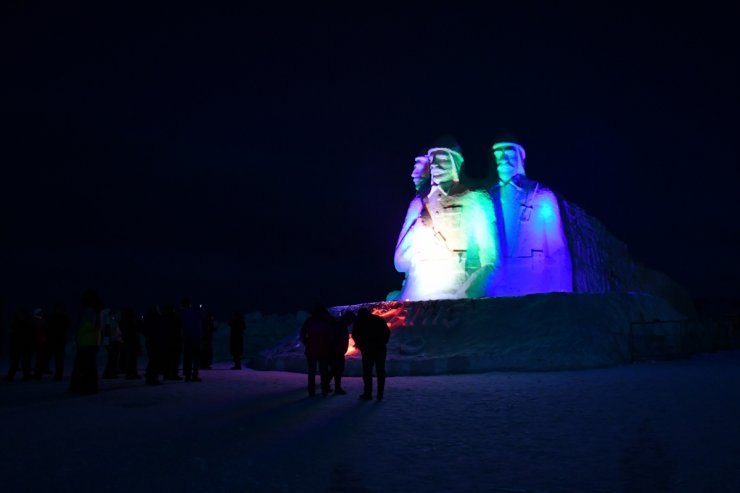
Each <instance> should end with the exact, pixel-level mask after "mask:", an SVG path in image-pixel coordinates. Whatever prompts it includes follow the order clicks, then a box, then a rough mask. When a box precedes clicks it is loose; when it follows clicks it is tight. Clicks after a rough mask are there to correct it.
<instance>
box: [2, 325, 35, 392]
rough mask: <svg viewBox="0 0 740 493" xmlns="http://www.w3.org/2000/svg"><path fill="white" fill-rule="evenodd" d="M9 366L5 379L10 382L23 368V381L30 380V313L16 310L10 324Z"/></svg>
mask: <svg viewBox="0 0 740 493" xmlns="http://www.w3.org/2000/svg"><path fill="white" fill-rule="evenodd" d="M10 331H11V332H10V367H9V368H8V376H7V377H6V378H5V380H6V381H8V382H12V381H13V378H14V377H15V374H16V372H17V371H18V366H19V365H20V367H21V368H22V370H23V381H28V380H31V378H32V375H31V353H32V351H33V327H32V325H31V314H30V313H29V312H28V311H27V310H18V312H17V313H16V314H15V317H14V318H13V322H12V324H11V326H10Z"/></svg>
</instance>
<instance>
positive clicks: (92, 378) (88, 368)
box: [69, 289, 103, 394]
mask: <svg viewBox="0 0 740 493" xmlns="http://www.w3.org/2000/svg"><path fill="white" fill-rule="evenodd" d="M102 309H103V303H102V302H101V301H100V296H98V293H97V292H96V291H94V290H92V289H88V290H86V291H85V292H84V293H83V295H82V313H81V314H80V325H79V326H78V328H77V353H76V354H75V361H74V367H73V369H72V377H71V378H70V381H69V390H70V392H76V393H80V394H97V393H98V367H97V360H96V358H97V355H98V350H99V349H100V339H101V333H102V331H101V326H100V312H101V310H102Z"/></svg>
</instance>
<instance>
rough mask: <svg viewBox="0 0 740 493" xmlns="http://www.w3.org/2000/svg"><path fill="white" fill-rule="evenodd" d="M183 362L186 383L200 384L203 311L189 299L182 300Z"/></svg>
mask: <svg viewBox="0 0 740 493" xmlns="http://www.w3.org/2000/svg"><path fill="white" fill-rule="evenodd" d="M181 317H182V336H183V349H184V354H183V361H182V372H183V374H184V375H185V381H186V382H200V377H199V376H198V369H199V368H200V349H201V346H202V345H203V310H201V309H200V308H198V307H194V306H193V304H192V303H191V302H190V300H189V299H188V298H185V299H183V300H182V312H181Z"/></svg>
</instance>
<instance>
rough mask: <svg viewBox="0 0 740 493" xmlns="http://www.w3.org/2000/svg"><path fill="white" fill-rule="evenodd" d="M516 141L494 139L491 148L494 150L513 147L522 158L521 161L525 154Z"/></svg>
mask: <svg viewBox="0 0 740 493" xmlns="http://www.w3.org/2000/svg"><path fill="white" fill-rule="evenodd" d="M517 140H518V139H511V138H510V139H496V141H495V142H494V144H493V145H492V146H491V149H492V150H494V151H495V150H496V149H498V148H499V147H505V146H511V147H514V148H515V149H516V150H518V151H519V154H520V155H521V156H522V159H526V157H527V153H526V152H525V151H524V147H522V145H521V144H520V143H519V142H518V141H517Z"/></svg>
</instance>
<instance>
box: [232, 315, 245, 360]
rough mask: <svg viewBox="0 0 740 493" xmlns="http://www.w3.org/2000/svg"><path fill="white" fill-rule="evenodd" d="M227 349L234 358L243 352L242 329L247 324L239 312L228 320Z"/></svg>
mask: <svg viewBox="0 0 740 493" xmlns="http://www.w3.org/2000/svg"><path fill="white" fill-rule="evenodd" d="M229 328H230V329H231V330H230V331H229V351H230V352H231V355H232V356H234V357H235V358H237V357H240V356H242V354H243V353H244V330H245V329H246V328H247V325H246V324H245V323H244V317H243V316H242V315H241V314H240V313H235V314H234V316H233V317H231V320H229Z"/></svg>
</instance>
